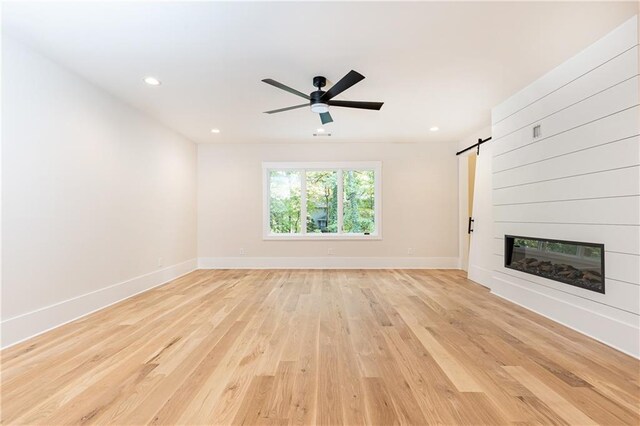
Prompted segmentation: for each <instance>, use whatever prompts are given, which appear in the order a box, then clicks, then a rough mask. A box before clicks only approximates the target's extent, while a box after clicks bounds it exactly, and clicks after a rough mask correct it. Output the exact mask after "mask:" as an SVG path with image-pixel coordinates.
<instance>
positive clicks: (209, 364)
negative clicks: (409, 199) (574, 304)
mask: <svg viewBox="0 0 640 426" xmlns="http://www.w3.org/2000/svg"><path fill="white" fill-rule="evenodd" d="M639 369H640V363H639V361H638V360H635V359H633V358H631V357H629V356H626V355H624V354H622V353H620V352H617V351H615V350H613V349H611V348H608V347H607V346H605V345H603V344H600V343H598V342H596V341H594V340H592V339H590V338H588V337H585V336H583V335H581V334H579V333H577V332H574V331H572V330H570V329H567V328H566V327H563V326H561V325H559V324H557V323H554V322H552V321H550V320H548V319H545V318H543V317H541V316H539V315H536V314H534V313H531V312H529V311H527V310H525V309H523V308H520V307H518V306H516V305H513V304H511V303H509V302H506V301H504V300H502V299H499V298H497V297H495V296H493V295H491V294H490V293H489V292H488V291H487V290H486V289H485V288H483V287H481V286H479V285H477V284H475V283H473V282H471V281H468V280H466V279H465V276H464V273H463V272H461V271H440V270H429V271H410V270H384V271H380V270H375V271H374V270H369V271H358V270H331V271H322V270H275V271H270V270H260V271H247V270H226V271H206V270H200V271H195V272H193V273H191V274H189V275H186V276H184V277H182V278H180V279H177V280H175V281H173V282H171V283H169V284H167V285H164V286H162V287H159V288H157V289H154V290H151V291H149V292H146V293H144V294H141V295H138V296H136V297H133V298H131V299H128V300H126V301H124V302H122V303H119V304H117V305H114V306H112V307H109V308H107V309H104V310H102V311H100V312H97V313H95V314H92V315H90V316H88V317H85V318H83V319H81V320H78V321H75V322H73V323H71V324H68V325H65V326H63V327H60V328H58V329H55V330H53V331H51V332H48V333H46V334H43V335H41V336H38V337H36V338H33V339H31V340H29V341H27V342H25V343H22V344H19V345H17V346H14V347H12V348H9V349H7V350H5V351H3V352H2V383H1V389H0V391H1V395H2V407H1V408H2V413H1V417H0V418H1V420H2V423H3V424H46V425H58V424H111V425H138V424H185V425H187V424H188V425H199V424H219V425H227V424H250V425H262V424H270V425H276V424H277V425H280V424H282V425H284V424H324V425H340V424H346V425H358V424H372V425H394V424H412V425H427V424H440V425H454V424H473V425H479V424H487V425H502V424H562V425H566V424H576V425H588V424H610V425H621V424H626V425H638V424H639V423H640V416H639V413H638V411H639V408H640V383H639V373H640V370H639Z"/></svg>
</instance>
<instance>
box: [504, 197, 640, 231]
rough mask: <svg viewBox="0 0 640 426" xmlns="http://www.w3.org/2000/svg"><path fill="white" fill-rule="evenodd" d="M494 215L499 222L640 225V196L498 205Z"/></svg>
mask: <svg viewBox="0 0 640 426" xmlns="http://www.w3.org/2000/svg"><path fill="white" fill-rule="evenodd" d="M493 217H494V220H495V221H498V222H504V221H509V222H544V223H603V224H607V223H608V224H618V225H637V224H639V223H640V197H637V196H636V197H620V198H597V199H593V200H575V201H574V200H571V201H558V202H551V203H535V204H514V205H504V206H495V207H494V208H493Z"/></svg>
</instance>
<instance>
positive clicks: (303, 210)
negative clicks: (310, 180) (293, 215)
mask: <svg viewBox="0 0 640 426" xmlns="http://www.w3.org/2000/svg"><path fill="white" fill-rule="evenodd" d="M300 174H301V182H300V233H302V235H305V234H306V233H307V171H306V170H301V171H300Z"/></svg>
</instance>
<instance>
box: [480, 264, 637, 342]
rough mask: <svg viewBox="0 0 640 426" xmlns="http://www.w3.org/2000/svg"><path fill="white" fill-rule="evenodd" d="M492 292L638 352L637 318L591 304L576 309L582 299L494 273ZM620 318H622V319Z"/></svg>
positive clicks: (588, 333) (623, 312)
mask: <svg viewBox="0 0 640 426" xmlns="http://www.w3.org/2000/svg"><path fill="white" fill-rule="evenodd" d="M493 278H494V281H495V282H494V286H493V288H492V292H493V293H495V294H497V295H498V296H500V297H504V298H506V299H508V300H510V301H513V302H515V303H518V304H520V305H522V306H525V307H527V308H528V309H531V310H533V311H535V312H538V313H541V314H542V315H545V316H547V317H549V318H551V319H553V320H554V321H558V322H560V323H562V324H565V325H568V326H570V327H573V328H574V329H576V330H579V331H581V332H583V333H586V334H587V335H591V336H599V339H600V340H602V341H604V342H606V343H607V344H609V345H612V346H614V347H617V348H625V350H627V351H629V352H630V353H633V354H638V353H640V341H638V316H637V315H635V314H632V313H627V312H626V311H622V310H620V309H615V308H609V309H607V308H606V307H605V306H604V305H600V304H597V303H594V302H590V305H589V306H586V307H585V306H579V305H578V304H577V303H576V301H580V300H581V299H580V298H578V297H576V296H572V295H568V294H565V293H560V292H557V291H552V290H547V289H544V288H540V287H541V286H535V285H532V284H531V283H530V282H527V281H518V280H517V279H513V278H512V277H511V276H508V275H504V274H501V273H499V272H494V275H493ZM621 317H622V319H621Z"/></svg>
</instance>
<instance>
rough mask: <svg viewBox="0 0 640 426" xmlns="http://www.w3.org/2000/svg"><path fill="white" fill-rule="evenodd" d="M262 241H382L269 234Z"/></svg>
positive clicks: (358, 236)
mask: <svg viewBox="0 0 640 426" xmlns="http://www.w3.org/2000/svg"><path fill="white" fill-rule="evenodd" d="M262 239H263V240H264V241H336V240H344V241H354V240H355V241H363V240H382V235H378V234H371V235H364V234H318V235H313V234H306V235H296V234H269V235H265V236H263V237H262Z"/></svg>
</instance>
